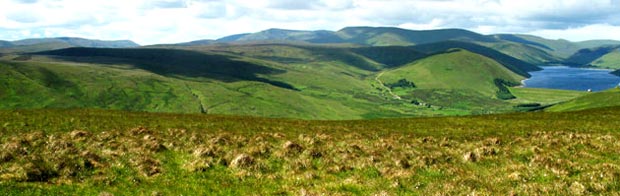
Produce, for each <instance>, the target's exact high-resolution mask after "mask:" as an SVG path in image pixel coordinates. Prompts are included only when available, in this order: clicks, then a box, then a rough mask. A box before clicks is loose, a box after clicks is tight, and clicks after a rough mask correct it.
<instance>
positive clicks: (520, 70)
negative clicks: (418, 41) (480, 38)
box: [413, 41, 541, 77]
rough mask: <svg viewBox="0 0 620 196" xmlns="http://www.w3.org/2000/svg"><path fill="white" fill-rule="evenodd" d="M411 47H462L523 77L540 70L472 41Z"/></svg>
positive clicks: (437, 50) (434, 50)
mask: <svg viewBox="0 0 620 196" xmlns="http://www.w3.org/2000/svg"><path fill="white" fill-rule="evenodd" d="M413 48H414V49H416V50H418V51H424V52H427V53H441V52H443V51H446V50H449V49H451V48H463V49H466V50H469V51H472V52H475V53H477V54H482V55H484V56H486V57H489V58H492V59H494V60H495V61H497V62H499V63H501V64H502V65H504V66H505V67H506V68H508V69H510V70H511V71H513V72H515V73H517V74H519V75H522V76H524V77H529V76H530V74H529V73H527V72H530V71H538V70H541V68H540V67H538V66H536V65H533V64H530V63H527V62H525V61H522V60H519V59H516V58H514V57H511V56H508V55H506V54H504V53H501V52H498V51H496V50H493V49H490V48H487V47H484V46H480V45H477V44H473V43H466V42H456V41H446V42H437V43H432V44H423V45H417V46H413Z"/></svg>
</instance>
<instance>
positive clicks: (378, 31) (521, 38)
mask: <svg viewBox="0 0 620 196" xmlns="http://www.w3.org/2000/svg"><path fill="white" fill-rule="evenodd" d="M443 41H460V42H468V43H474V44H477V45H482V46H486V47H489V48H492V49H495V50H497V51H499V52H502V53H504V54H507V55H510V56H512V57H515V58H517V59H520V60H523V61H527V62H529V63H532V64H553V63H567V64H571V65H574V66H597V64H595V63H594V61H597V60H599V59H598V58H600V57H602V56H605V54H607V53H609V52H612V51H613V47H616V46H620V41H616V40H590V41H582V42H570V41H568V40H562V39H559V40H551V39H545V38H542V37H537V36H532V35H520V34H496V35H482V34H478V33H475V32H472V31H468V30H463V29H439V30H420V31H417V30H407V29H400V28H394V27H346V28H343V29H341V30H339V31H326V30H318V31H299V30H287V29H268V30H264V31H260V32H256V33H244V34H237V35H231V36H226V37H223V38H220V39H216V40H197V41H192V42H186V43H179V44H173V45H177V46H199V45H213V44H250V43H306V44H354V45H359V46H414V45H421V44H429V43H437V42H443ZM584 49H587V50H584ZM588 50H589V51H596V52H595V53H594V54H583V53H589V52H587V51H588ZM584 55H587V56H588V57H587V58H583V56H584ZM595 57H596V58H595ZM587 60H590V61H587ZM608 61H609V60H608ZM612 63H615V62H612ZM608 64H609V63H608ZM599 65H600V63H599ZM605 66H607V67H609V66H608V65H605Z"/></svg>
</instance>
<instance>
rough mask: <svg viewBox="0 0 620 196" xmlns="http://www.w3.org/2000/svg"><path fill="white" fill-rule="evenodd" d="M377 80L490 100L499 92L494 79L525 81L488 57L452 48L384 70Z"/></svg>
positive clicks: (514, 81)
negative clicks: (464, 92) (466, 92)
mask: <svg viewBox="0 0 620 196" xmlns="http://www.w3.org/2000/svg"><path fill="white" fill-rule="evenodd" d="M380 79H381V80H382V81H384V82H385V83H395V82H397V81H398V80H401V79H406V80H408V81H412V82H413V83H414V84H415V85H416V88H419V89H461V90H471V91H475V92H478V93H481V94H483V95H486V96H489V97H492V96H494V95H495V92H496V91H497V90H498V89H497V86H496V85H495V83H494V82H493V81H494V80H495V79H502V80H505V81H507V82H509V83H519V82H520V81H521V80H522V79H525V78H524V77H522V76H519V75H518V74H515V73H514V72H512V71H510V70H509V69H507V68H505V67H504V66H502V65H501V64H499V63H497V62H495V61H493V60H492V59H490V58H487V57H485V56H482V55H479V54H475V53H472V52H469V51H467V50H460V49H455V50H452V51H450V52H448V53H444V54H438V55H434V56H431V57H429V58H425V59H422V60H420V61H416V62H415V63H411V64H407V65H404V66H402V67H398V68H396V69H393V70H389V71H386V72H385V74H383V75H382V76H381V77H380Z"/></svg>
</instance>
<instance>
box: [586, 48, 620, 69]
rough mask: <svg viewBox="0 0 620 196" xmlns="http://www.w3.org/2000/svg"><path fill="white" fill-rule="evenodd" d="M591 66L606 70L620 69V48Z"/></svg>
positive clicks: (595, 61)
mask: <svg viewBox="0 0 620 196" xmlns="http://www.w3.org/2000/svg"><path fill="white" fill-rule="evenodd" d="M591 65H592V66H594V67H600V68H606V69H620V48H619V49H615V50H613V51H611V52H609V53H607V54H605V55H603V56H602V57H600V58H598V59H596V60H594V61H593V62H592V63H591Z"/></svg>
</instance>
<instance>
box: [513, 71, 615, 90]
mask: <svg viewBox="0 0 620 196" xmlns="http://www.w3.org/2000/svg"><path fill="white" fill-rule="evenodd" d="M542 68H543V69H544V70H542V71H536V72H530V74H531V75H532V77H531V78H529V79H527V80H525V81H523V83H524V84H523V87H529V88H551V89H565V90H579V91H586V90H588V89H592V91H602V90H606V89H610V88H613V87H615V86H617V85H618V83H620V77H618V76H615V75H612V74H610V73H609V72H611V71H612V70H602V69H584V68H573V67H566V66H552V67H542Z"/></svg>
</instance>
